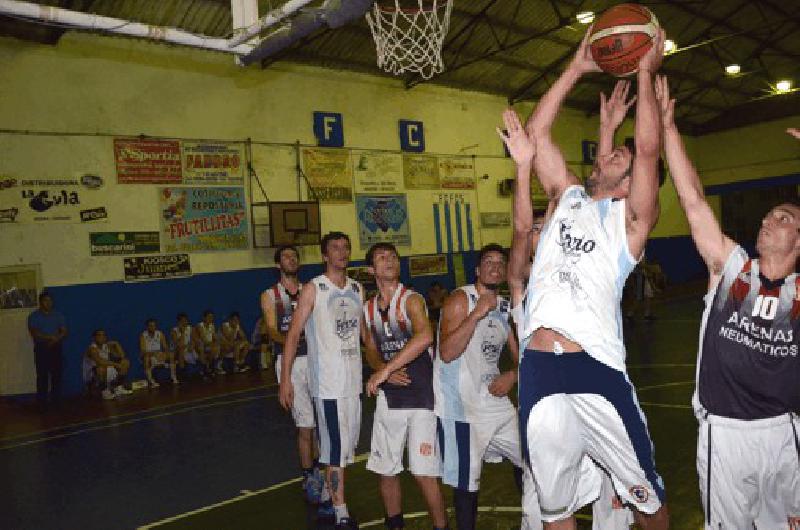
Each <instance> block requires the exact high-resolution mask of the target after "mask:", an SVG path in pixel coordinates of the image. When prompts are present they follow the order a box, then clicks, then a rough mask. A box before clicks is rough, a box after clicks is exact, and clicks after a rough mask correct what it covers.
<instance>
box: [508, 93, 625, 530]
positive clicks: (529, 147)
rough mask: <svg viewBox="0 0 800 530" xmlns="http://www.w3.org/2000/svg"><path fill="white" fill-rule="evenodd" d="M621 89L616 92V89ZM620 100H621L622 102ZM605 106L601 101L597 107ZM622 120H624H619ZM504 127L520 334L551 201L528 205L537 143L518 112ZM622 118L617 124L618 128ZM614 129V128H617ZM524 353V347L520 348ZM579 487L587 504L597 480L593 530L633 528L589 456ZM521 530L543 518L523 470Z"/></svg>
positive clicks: (514, 307) (512, 282) (512, 285)
mask: <svg viewBox="0 0 800 530" xmlns="http://www.w3.org/2000/svg"><path fill="white" fill-rule="evenodd" d="M619 86H620V85H619V84H618V85H617V88H619ZM619 94H622V92H621V91H618V90H617V89H615V91H614V95H612V98H611V99H610V100H608V101H607V102H606V103H605V104H603V105H604V107H605V108H607V109H608V108H613V107H614V106H615V105H616V104H617V102H618V101H619V98H618V97H617V95H619ZM624 99H625V98H624V97H623V98H622V100H623V101H624ZM602 101H605V97H604V96H603V98H602V99H601V102H602ZM623 118H624V115H623ZM503 121H504V122H505V132H504V131H501V130H500V129H498V133H499V134H500V137H501V138H502V139H503V142H505V144H506V146H507V147H508V151H509V153H510V154H511V157H512V158H513V159H514V162H515V163H516V165H517V178H516V184H515V187H514V223H513V237H512V243H511V253H510V255H509V260H508V278H507V281H508V286H509V289H510V291H511V317H512V319H513V320H514V323H515V324H516V326H517V330H518V332H519V333H520V335H521V332H522V325H521V322H522V321H523V319H524V300H525V293H526V289H527V285H526V284H527V280H528V275H529V273H530V268H531V261H532V260H533V259H535V252H536V245H537V244H538V243H539V236H540V234H541V231H542V227H543V226H544V223H545V222H546V221H547V220H549V219H550V216H551V214H552V212H553V208H554V207H555V202H554V201H550V203H549V204H548V207H547V211H546V212H545V211H538V212H537V211H534V210H533V207H532V205H531V193H530V190H531V185H530V178H531V171H532V168H533V158H534V156H535V155H536V142H535V141H534V140H533V139H531V138H529V137H528V134H527V133H526V132H525V130H524V129H523V128H522V125H521V124H520V121H519V117H518V116H517V113H516V112H514V111H513V110H511V109H508V110H506V111H505V112H504V113H503ZM621 122H622V118H620V119H619V123H621ZM617 125H618V124H617ZM615 128H616V126H615ZM520 347H521V349H524V344H523V345H521V346H520ZM581 472H582V473H583V475H584V476H583V478H582V479H581V484H580V487H582V488H585V490H586V493H585V494H584V495H585V498H586V499H587V501H590V500H591V496H592V495H593V493H594V492H593V491H591V489H592V488H591V485H592V483H593V478H592V477H595V476H596V475H600V477H601V479H602V487H601V490H600V496H599V498H598V500H597V501H596V502H594V504H593V505H592V528H593V529H595V530H612V529H620V530H625V529H628V528H630V525H631V524H632V523H633V516H632V514H631V513H630V511H629V510H626V509H625V508H624V507H623V506H622V504H621V503H619V502H618V500H617V496H616V493H614V487H613V485H612V484H611V480H610V479H609V478H608V477H607V476H606V475H605V474H604V473H602V472H601V471H600V470H599V469H598V468H597V466H596V465H595V464H594V463H593V462H592V461H591V459H590V458H589V457H588V456H584V458H583V461H582V462H581ZM522 508H523V526H522V528H523V530H533V529H541V528H542V522H541V513H540V509H539V501H538V497H537V494H536V488H535V486H534V483H533V477H532V474H531V473H530V469H529V468H528V467H527V466H526V467H525V473H524V488H523V502H522Z"/></svg>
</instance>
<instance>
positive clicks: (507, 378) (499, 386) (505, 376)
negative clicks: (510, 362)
mask: <svg viewBox="0 0 800 530" xmlns="http://www.w3.org/2000/svg"><path fill="white" fill-rule="evenodd" d="M516 380H517V378H516V374H515V373H514V371H513V370H509V371H508V372H504V373H502V374H500V375H498V376H497V377H495V378H494V381H492V383H491V384H490V385H489V393H490V394H491V395H493V396H495V397H503V396H506V395H508V393H509V392H511V389H512V388H513V387H514V383H515V382H516Z"/></svg>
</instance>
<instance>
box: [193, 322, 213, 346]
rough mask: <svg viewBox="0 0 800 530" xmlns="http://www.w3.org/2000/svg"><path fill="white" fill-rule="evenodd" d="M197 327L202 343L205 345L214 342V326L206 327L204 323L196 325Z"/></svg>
mask: <svg viewBox="0 0 800 530" xmlns="http://www.w3.org/2000/svg"><path fill="white" fill-rule="evenodd" d="M197 327H198V328H199V329H200V337H201V338H202V339H203V342H205V343H206V344H209V343H211V342H214V336H215V335H216V333H217V328H216V327H214V324H208V325H206V323H205V322H200V323H199V324H197Z"/></svg>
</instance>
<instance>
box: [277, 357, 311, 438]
mask: <svg viewBox="0 0 800 530" xmlns="http://www.w3.org/2000/svg"><path fill="white" fill-rule="evenodd" d="M281 364H282V363H281V358H280V357H278V362H277V364H276V366H275V373H276V374H277V376H278V383H280V382H281ZM292 388H293V389H294V402H293V403H292V418H293V419H294V424H295V426H296V427H298V428H301V429H313V428H314V426H315V425H316V424H315V423H314V405H313V404H312V403H311V389H310V388H309V386H308V358H307V357H306V356H305V355H300V356H298V357H295V358H294V364H293V365H292Z"/></svg>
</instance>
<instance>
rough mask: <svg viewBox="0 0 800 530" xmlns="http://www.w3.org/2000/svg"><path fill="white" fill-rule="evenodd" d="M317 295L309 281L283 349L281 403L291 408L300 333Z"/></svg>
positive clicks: (294, 314)
mask: <svg viewBox="0 0 800 530" xmlns="http://www.w3.org/2000/svg"><path fill="white" fill-rule="evenodd" d="M316 296H317V288H316V286H315V285H314V283H313V282H308V285H306V286H305V287H304V288H303V290H302V291H300V298H299V299H298V301H297V309H296V310H295V312H294V313H293V314H292V323H291V324H290V325H289V331H288V332H287V333H286V344H285V345H284V349H283V359H282V362H283V364H282V365H281V390H280V399H281V405H283V408H285V409H286V410H289V409H290V408H291V407H292V403H294V389H293V388H292V365H293V364H294V359H295V357H296V356H297V345H298V343H299V342H300V334H301V333H302V332H303V328H304V327H305V325H306V321H307V320H308V317H309V316H311V311H313V310H314V301H315V300H316Z"/></svg>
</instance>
